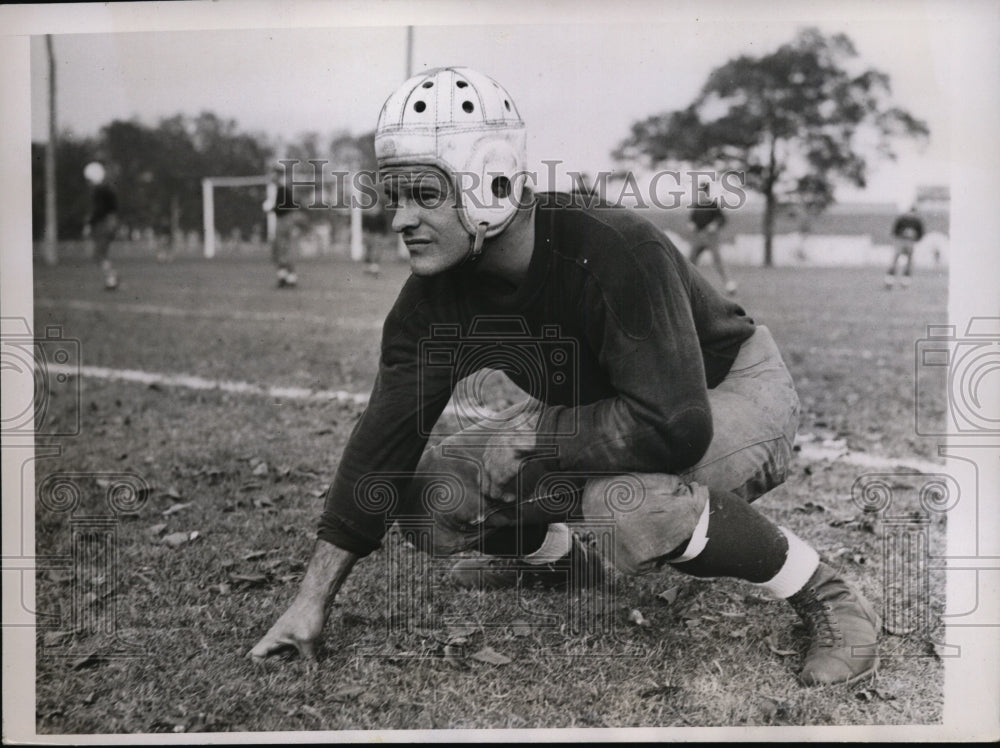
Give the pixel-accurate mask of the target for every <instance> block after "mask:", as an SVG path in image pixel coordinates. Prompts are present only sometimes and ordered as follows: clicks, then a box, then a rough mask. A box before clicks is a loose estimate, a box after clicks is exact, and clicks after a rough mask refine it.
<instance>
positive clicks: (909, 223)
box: [892, 213, 924, 242]
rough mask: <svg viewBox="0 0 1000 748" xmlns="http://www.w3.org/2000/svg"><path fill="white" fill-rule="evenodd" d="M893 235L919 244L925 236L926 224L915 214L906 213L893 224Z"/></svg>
mask: <svg viewBox="0 0 1000 748" xmlns="http://www.w3.org/2000/svg"><path fill="white" fill-rule="evenodd" d="M892 235H893V236H896V237H900V238H904V239H911V240H913V241H915V242H918V241H920V240H921V239H922V238H923V236H924V222H923V221H921V220H920V218H919V217H917V216H916V215H914V214H913V213H905V214H903V215H901V216H900V217H899V218H897V219H896V221H895V222H894V223H893V225H892Z"/></svg>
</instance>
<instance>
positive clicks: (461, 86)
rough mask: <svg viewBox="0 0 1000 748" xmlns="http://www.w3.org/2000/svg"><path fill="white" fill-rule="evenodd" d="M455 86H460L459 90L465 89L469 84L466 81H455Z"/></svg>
mask: <svg viewBox="0 0 1000 748" xmlns="http://www.w3.org/2000/svg"><path fill="white" fill-rule="evenodd" d="M455 85H456V86H458V87H459V88H465V87H466V86H467V85H469V84H468V83H466V82H465V81H455Z"/></svg>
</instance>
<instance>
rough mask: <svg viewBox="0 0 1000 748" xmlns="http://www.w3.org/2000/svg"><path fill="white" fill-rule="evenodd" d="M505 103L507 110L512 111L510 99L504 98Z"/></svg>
mask: <svg viewBox="0 0 1000 748" xmlns="http://www.w3.org/2000/svg"><path fill="white" fill-rule="evenodd" d="M503 105H504V106H505V107H507V111H508V112H509V111H510V102H509V101H507V99H504V100H503Z"/></svg>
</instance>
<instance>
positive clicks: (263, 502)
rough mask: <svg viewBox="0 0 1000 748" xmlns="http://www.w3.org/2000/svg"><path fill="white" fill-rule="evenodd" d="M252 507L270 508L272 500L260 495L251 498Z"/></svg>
mask: <svg viewBox="0 0 1000 748" xmlns="http://www.w3.org/2000/svg"><path fill="white" fill-rule="evenodd" d="M253 505H254V508H256V509H271V508H272V507H273V506H274V502H273V501H271V500H270V499H269V498H267V497H266V496H262V497H260V498H258V499H254V500H253Z"/></svg>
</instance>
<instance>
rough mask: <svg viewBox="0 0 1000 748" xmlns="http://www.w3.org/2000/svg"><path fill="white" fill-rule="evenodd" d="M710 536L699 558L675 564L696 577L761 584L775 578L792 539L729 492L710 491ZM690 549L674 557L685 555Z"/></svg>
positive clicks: (682, 550) (674, 553) (679, 568)
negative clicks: (725, 578) (732, 578)
mask: <svg viewBox="0 0 1000 748" xmlns="http://www.w3.org/2000/svg"><path fill="white" fill-rule="evenodd" d="M707 535H708V543H707V544H706V545H705V547H704V548H703V549H702V551H701V552H700V553H699V554H698V555H697V556H695V557H694V558H693V559H691V560H690V561H682V562H680V563H675V562H670V563H671V565H672V566H673V567H674V568H675V569H677V571H682V572H684V573H685V574H690V575H692V576H695V577H736V578H737V579H745V580H746V581H748V582H756V583H758V584H759V583H761V582H768V581H770V580H771V579H773V578H774V576H775V575H776V574H777V573H778V572H779V571H780V570H781V567H782V565H783V564H784V563H785V557H786V555H787V553H788V539H787V538H786V537H785V534H784V533H783V532H781V530H780V529H779V528H778V526H777V525H776V524H774V523H773V522H771V520H769V519H767V518H766V517H765V516H764V515H762V514H761V513H760V512H758V511H757V510H756V509H754V508H753V507H752V506H750V505H749V504H748V503H747V502H746V501H744V500H743V499H741V498H740V497H739V496H737V495H736V494H734V493H730V492H729V491H711V490H710V491H709V516H708V532H707ZM686 546H687V543H685V544H684V547H682V548H678V549H677V550H676V551H674V552H673V553H671V554H670V556H672V557H674V558H677V557H678V556H680V555H682V554H683V552H684V549H685V548H686ZM670 556H668V558H667V560H668V561H669V558H670Z"/></svg>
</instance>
